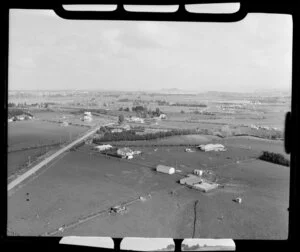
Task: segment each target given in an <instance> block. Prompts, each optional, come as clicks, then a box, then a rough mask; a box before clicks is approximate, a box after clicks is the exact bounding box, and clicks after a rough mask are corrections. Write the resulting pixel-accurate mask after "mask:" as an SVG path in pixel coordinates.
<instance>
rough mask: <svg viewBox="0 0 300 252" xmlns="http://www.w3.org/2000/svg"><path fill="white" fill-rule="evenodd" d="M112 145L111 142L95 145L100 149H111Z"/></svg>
mask: <svg viewBox="0 0 300 252" xmlns="http://www.w3.org/2000/svg"><path fill="white" fill-rule="evenodd" d="M111 148H112V146H111V145H110V144H103V145H98V146H96V147H95V149H97V150H98V151H105V150H109V149H111Z"/></svg>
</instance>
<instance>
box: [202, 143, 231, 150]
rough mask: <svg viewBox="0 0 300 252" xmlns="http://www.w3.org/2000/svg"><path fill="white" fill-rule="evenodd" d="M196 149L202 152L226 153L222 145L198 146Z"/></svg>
mask: <svg viewBox="0 0 300 252" xmlns="http://www.w3.org/2000/svg"><path fill="white" fill-rule="evenodd" d="M198 148H199V149H200V150H202V151H226V149H225V147H224V145H222V144H200V145H199V146H198Z"/></svg>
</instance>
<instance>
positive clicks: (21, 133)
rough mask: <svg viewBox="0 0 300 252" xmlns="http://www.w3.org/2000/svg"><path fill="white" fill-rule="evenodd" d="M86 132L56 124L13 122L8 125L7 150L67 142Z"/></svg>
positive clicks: (74, 127) (36, 121) (32, 121)
mask: <svg viewBox="0 0 300 252" xmlns="http://www.w3.org/2000/svg"><path fill="white" fill-rule="evenodd" d="M86 130H87V129H86V128H83V127H76V126H67V127H62V126H60V125H58V124H56V123H48V122H43V121H38V120H30V121H19V122H14V123H10V124H8V146H9V149H12V150H14V149H18V150H19V149H22V148H26V147H29V146H35V145H45V144H52V143H57V142H64V141H69V140H70V139H75V138H76V136H78V135H79V134H81V133H83V132H85V131H86Z"/></svg>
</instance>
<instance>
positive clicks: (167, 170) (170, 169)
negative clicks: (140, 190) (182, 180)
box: [156, 165, 175, 174]
mask: <svg viewBox="0 0 300 252" xmlns="http://www.w3.org/2000/svg"><path fill="white" fill-rule="evenodd" d="M156 171H158V172H162V173H167V174H174V173H175V168H174V167H170V166H166V165H158V166H156Z"/></svg>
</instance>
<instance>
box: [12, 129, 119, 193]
mask: <svg viewBox="0 0 300 252" xmlns="http://www.w3.org/2000/svg"><path fill="white" fill-rule="evenodd" d="M112 124H114V123H108V124H105V125H102V126H108V125H112ZM99 127H100V126H97V127H95V128H93V129H91V130H89V131H87V132H86V133H85V134H84V135H83V136H81V137H79V138H77V139H76V140H74V141H73V142H71V143H70V144H68V145H67V146H64V147H63V148H61V149H60V150H58V151H57V152H55V153H54V154H52V155H51V156H49V157H47V158H45V159H44V160H43V161H41V162H40V163H38V164H37V165H35V166H34V167H32V168H31V169H30V170H28V171H27V172H25V173H23V174H22V175H20V176H19V177H17V178H16V179H15V180H13V181H11V182H10V183H9V184H8V186H7V191H10V190H11V189H13V188H14V187H16V186H17V185H19V184H20V183H21V182H22V181H24V180H25V179H27V178H28V177H29V176H31V175H32V174H34V173H35V172H37V171H38V170H39V169H41V168H42V167H44V166H45V165H47V164H48V163H49V162H51V161H53V160H54V159H55V158H57V157H58V156H60V155H61V154H63V153H64V152H65V151H67V150H69V149H71V148H72V147H74V146H75V145H76V144H78V143H80V142H82V141H84V140H85V139H86V138H88V137H89V136H91V135H93V134H94V133H95V132H96V131H97V130H98V129H99Z"/></svg>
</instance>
